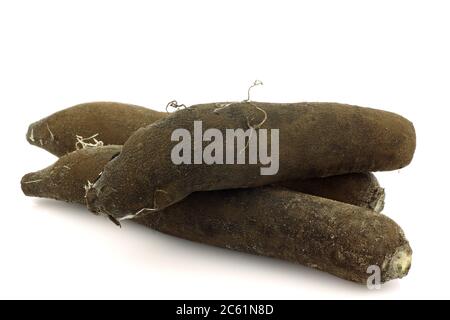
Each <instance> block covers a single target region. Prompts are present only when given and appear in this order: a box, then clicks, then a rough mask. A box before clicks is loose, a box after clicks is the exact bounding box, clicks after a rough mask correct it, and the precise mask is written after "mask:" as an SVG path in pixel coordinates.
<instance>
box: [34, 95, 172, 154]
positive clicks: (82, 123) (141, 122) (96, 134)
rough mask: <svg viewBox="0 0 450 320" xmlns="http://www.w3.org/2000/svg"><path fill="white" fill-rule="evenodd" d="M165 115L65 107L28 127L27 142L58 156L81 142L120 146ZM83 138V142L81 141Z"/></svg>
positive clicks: (103, 106) (107, 106)
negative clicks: (134, 133) (133, 134)
mask: <svg viewBox="0 0 450 320" xmlns="http://www.w3.org/2000/svg"><path fill="white" fill-rule="evenodd" d="M165 116H166V113H164V112H158V111H154V110H150V109H147V108H143V107H139V106H135V105H130V104H124V103H117V102H91V103H84V104H79V105H76V106H73V107H71V108H67V109H64V110H61V111H59V112H56V113H54V114H52V115H51V116H48V117H46V118H44V119H42V120H40V121H37V122H35V123H33V124H31V125H30V126H29V128H28V132H27V140H28V142H29V143H31V144H32V145H35V146H38V147H40V148H43V149H45V150H47V151H49V152H51V153H53V154H54V155H56V156H58V157H60V156H63V155H65V154H67V153H69V152H72V151H74V150H76V149H77V146H76V144H77V136H78V137H79V138H78V139H79V143H78V146H79V147H81V146H82V144H83V143H87V144H89V143H90V144H95V141H94V139H97V140H98V141H102V142H103V144H105V145H123V144H124V143H125V141H126V140H127V139H128V138H129V136H130V135H131V134H132V133H133V132H134V131H136V130H137V129H139V128H141V127H144V126H147V125H149V124H151V123H153V122H155V121H157V120H159V119H161V118H163V117H165ZM82 139H83V140H82Z"/></svg>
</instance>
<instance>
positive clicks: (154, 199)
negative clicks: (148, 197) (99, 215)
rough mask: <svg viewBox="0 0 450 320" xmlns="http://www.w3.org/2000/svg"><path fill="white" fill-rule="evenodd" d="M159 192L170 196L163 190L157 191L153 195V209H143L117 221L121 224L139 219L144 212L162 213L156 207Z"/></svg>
mask: <svg viewBox="0 0 450 320" xmlns="http://www.w3.org/2000/svg"><path fill="white" fill-rule="evenodd" d="M157 192H161V193H164V194H169V193H168V192H167V191H165V190H163V189H156V190H155V192H154V194H153V208H142V209H140V210H139V211H137V212H136V213H133V214H129V215H126V216H124V217H122V218H119V219H117V220H118V221H119V222H120V221H123V220H132V219H136V218H138V217H139V216H140V215H142V214H143V213H144V212H157V211H160V210H161V209H159V208H158V207H157V205H156V197H155V195H156V193H157Z"/></svg>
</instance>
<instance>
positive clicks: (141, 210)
mask: <svg viewBox="0 0 450 320" xmlns="http://www.w3.org/2000/svg"><path fill="white" fill-rule="evenodd" d="M197 120H201V121H202V126H203V131H205V130H207V129H210V128H211V129H212V128H216V129H219V130H220V131H221V132H222V134H223V135H224V136H225V132H226V129H238V128H241V129H243V130H246V129H247V128H248V127H249V126H252V127H255V128H261V129H279V153H278V154H279V170H278V171H277V173H276V174H274V175H262V174H261V170H262V168H265V167H266V166H267V165H263V164H261V163H258V164H248V161H247V162H246V164H239V165H236V164H204V163H202V164H195V165H194V164H178V165H176V164H174V163H173V162H172V160H171V152H172V149H173V148H174V146H175V145H177V144H179V142H178V141H171V136H172V133H173V132H174V130H176V129H180V128H183V129H186V130H187V131H188V133H189V134H190V135H191V136H193V134H194V121H197ZM260 131H261V130H258V132H260ZM256 134H258V133H256ZM256 134H255V135H256ZM193 144H194V143H193ZM208 144H209V143H206V142H203V148H204V147H205V146H207V145H208ZM268 144H269V146H268V149H269V150H272V152H273V149H272V148H274V149H276V147H275V145H274V144H271V143H270V139H268ZM200 149H202V148H200ZM195 150H197V149H195V148H194V151H193V152H192V154H194V153H195ZM242 150H244V149H242ZM242 150H241V151H242ZM414 150H415V131H414V127H413V125H412V123H411V122H409V121H408V120H406V119H405V118H403V117H401V116H399V115H397V114H394V113H390V112H385V111H381V110H375V109H369V108H361V107H356V106H350V105H342V104H337V103H293V104H276V103H256V102H252V103H248V102H243V103H234V104H204V105H196V106H192V107H190V108H187V109H182V110H180V111H177V112H175V113H174V114H171V115H170V116H168V117H167V118H165V119H162V120H160V121H158V122H156V123H154V124H152V125H150V126H148V127H146V128H141V129H139V130H137V131H136V132H135V133H134V134H133V135H132V136H131V137H130V138H129V140H127V142H126V143H125V145H124V148H123V152H122V153H121V154H120V156H119V157H117V158H116V159H114V160H113V161H111V162H110V163H108V164H107V165H106V167H105V170H104V172H103V174H102V175H101V177H100V178H99V179H98V180H97V182H96V183H95V185H94V187H93V188H92V189H91V190H90V191H89V192H88V194H87V201H88V207H89V209H90V210H91V211H93V212H97V213H99V212H103V213H105V214H108V215H112V216H114V217H115V218H117V219H126V218H133V217H135V216H136V214H147V213H151V212H154V211H157V210H161V209H163V208H165V207H167V206H169V205H171V204H174V203H176V202H178V201H180V200H181V199H183V198H185V197H186V196H187V195H189V194H190V193H192V192H195V191H207V190H218V189H232V188H242V187H257V186H262V185H267V184H273V183H276V182H279V181H285V180H290V179H306V178H311V177H327V176H332V175H340V174H346V173H352V172H370V171H381V170H394V169H399V168H402V167H404V166H406V165H408V164H409V163H410V161H411V159H412V157H413V154H414ZM234 152H235V154H237V152H240V151H239V149H235V150H234ZM245 153H247V152H245ZM224 154H225V153H224Z"/></svg>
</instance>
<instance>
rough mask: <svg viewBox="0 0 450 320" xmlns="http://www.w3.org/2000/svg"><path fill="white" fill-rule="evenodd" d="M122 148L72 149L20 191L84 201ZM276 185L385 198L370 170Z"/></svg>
mask: <svg viewBox="0 0 450 320" xmlns="http://www.w3.org/2000/svg"><path fill="white" fill-rule="evenodd" d="M121 149H122V147H121V146H104V147H95V148H88V149H82V150H76V151H74V152H71V153H69V154H67V155H65V156H62V157H61V158H60V159H58V160H57V161H56V162H55V163H54V164H53V165H51V166H50V167H48V168H45V169H43V170H40V171H37V172H33V173H28V174H26V175H25V176H24V177H23V178H22V182H21V184H22V190H23V192H24V193H25V194H26V195H27V196H32V197H42V198H50V199H56V200H62V201H66V202H74V203H80V204H86V199H85V193H86V190H85V187H87V186H88V185H89V182H91V183H93V182H94V181H95V180H96V179H97V178H98V177H99V175H100V173H101V172H102V170H103V168H104V166H105V165H106V164H107V163H108V162H109V161H110V160H111V159H112V158H114V157H115V156H117V155H118V154H119V153H120V151H121ZM278 185H280V186H286V187H287V188H292V189H293V190H297V191H301V192H303V193H310V194H313V195H316V196H321V197H324V198H328V199H332V200H337V201H342V202H347V203H349V204H354V205H359V206H361V207H365V208H369V209H372V210H375V211H377V212H379V211H381V208H382V206H380V205H379V203H382V202H383V198H384V190H383V189H382V188H380V186H379V185H378V181H377V179H376V178H375V176H374V175H373V174H371V173H354V174H347V175H342V176H333V177H328V178H312V179H308V180H306V181H301V180H293V181H286V182H280V183H279V184H278ZM375 199H376V200H375Z"/></svg>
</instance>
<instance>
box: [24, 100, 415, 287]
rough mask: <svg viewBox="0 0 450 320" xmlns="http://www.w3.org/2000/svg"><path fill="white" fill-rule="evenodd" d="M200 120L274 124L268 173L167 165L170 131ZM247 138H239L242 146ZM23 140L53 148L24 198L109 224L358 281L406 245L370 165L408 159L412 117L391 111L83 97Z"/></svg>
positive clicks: (391, 274)
mask: <svg viewBox="0 0 450 320" xmlns="http://www.w3.org/2000/svg"><path fill="white" fill-rule="evenodd" d="M199 121H200V122H201V124H202V130H203V131H205V132H206V131H207V130H209V129H214V130H217V131H218V132H222V133H224V134H225V132H227V130H230V129H234V130H237V129H243V130H246V129H249V128H250V129H252V131H251V132H255V133H257V132H259V131H260V130H263V129H267V130H268V131H270V130H273V129H278V132H279V137H278V139H279V140H278V141H279V143H278V145H277V146H276V148H278V149H277V152H278V161H279V164H278V168H277V171H276V173H274V174H261V169H262V168H263V167H264V165H263V164H261V163H239V164H231V163H218V162H216V163H192V164H191V163H174V161H173V160H172V158H171V155H172V151H173V149H174V147H176V145H177V143H178V142H177V141H175V140H174V139H173V136H172V135H173V132H174V131H175V130H179V129H181V130H184V131H183V132H186V133H187V134H191V135H192V136H195V134H196V132H195V126H196V124H195V123H198V122H199ZM253 138H254V137H253ZM253 138H252V135H251V134H250V136H247V137H246V140H245V141H246V143H247V144H246V145H245V146H244V147H245V148H244V149H242V150H244V153H245V152H246V151H248V152H249V153H250V151H249V150H246V149H249V144H250V143H251V141H252V139H253ZM27 140H28V141H29V142H30V143H31V144H33V145H36V146H38V147H41V148H43V149H45V150H47V151H49V152H51V153H53V154H54V155H56V156H58V157H59V159H58V160H57V161H56V162H55V163H54V164H53V165H51V166H49V167H47V168H45V169H43V170H40V171H37V172H32V173H28V174H26V175H25V176H24V177H23V178H22V181H21V185H22V190H23V192H24V193H25V194H26V195H27V196H32V197H43V198H51V199H56V200H61V201H66V202H73V203H79V204H81V205H84V206H87V208H88V209H89V210H91V211H92V212H93V213H94V214H98V215H104V216H106V217H108V218H109V219H110V220H111V221H113V222H114V223H116V224H118V225H120V223H121V221H122V220H124V219H132V220H134V221H135V222H137V223H140V224H143V225H146V226H148V227H150V228H152V229H155V230H158V231H160V232H163V233H166V234H170V235H173V236H176V237H180V238H184V239H188V240H191V241H196V242H201V243H205V244H210V245H214V246H218V247H223V248H228V249H233V250H238V251H241V252H247V253H251V254H256V255H262V256H268V257H274V258H279V259H283V260H287V261H291V262H295V263H299V264H302V265H306V266H309V267H312V268H316V269H319V270H322V271H325V272H328V273H331V274H334V275H336V276H338V277H341V278H343V279H347V280H350V281H354V282H358V283H363V284H366V282H367V279H368V277H369V276H370V274H369V273H368V270H369V268H370V267H373V266H376V267H378V268H379V270H380V273H381V274H380V280H381V282H386V281H389V280H392V279H397V278H402V277H404V276H405V275H407V273H408V271H409V268H410V265H411V256H412V250H411V248H410V246H409V243H408V241H407V240H406V238H405V236H404V233H403V231H402V229H401V228H400V227H399V226H398V225H397V224H396V223H395V222H394V221H393V220H391V219H390V218H388V217H387V216H385V215H383V214H381V213H380V212H381V211H382V210H383V207H384V189H383V188H381V187H380V185H379V184H378V181H377V179H376V178H375V176H374V175H373V173H372V172H374V171H388V170H397V169H400V168H403V167H405V166H407V165H408V164H409V163H410V162H411V160H412V158H413V154H414V150H415V144H416V137H415V131H414V127H413V125H412V123H411V122H409V121H408V120H407V119H405V118H403V117H401V116H399V115H397V114H394V113H391V112H386V111H382V110H376V109H371V108H362V107H357V106H351V105H344V104H338V103H289V104H281V103H260V102H253V101H252V102H250V101H243V102H238V103H226V102H225V103H210V104H200V105H194V106H190V107H188V108H178V109H177V110H176V111H175V112H172V113H170V114H168V113H166V112H157V111H154V110H150V109H146V108H143V107H138V106H134V105H127V104H122V103H113V102H93V103H86V104H81V105H77V106H74V107H71V108H68V109H65V110H62V111H59V112H57V113H55V114H53V115H50V116H49V117H46V118H44V119H42V120H40V121H38V122H36V123H33V124H32V125H30V127H29V129H28V132H27ZM269 144H270V142H269ZM205 145H207V143H205V142H203V143H202V144H201V145H200V147H204V146H205ZM197 147H198V146H197ZM194 148H195V145H194ZM269 148H271V150H272V151H273V150H274V148H275V145H274V144H273V143H272V145H270V146H269ZM239 150H240V149H237V150H235V151H236V152H235V153H236V154H237V153H239ZM242 150H241V151H242ZM192 152H193V153H194V152H195V149H193V150H192ZM234 156H236V155H234Z"/></svg>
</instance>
